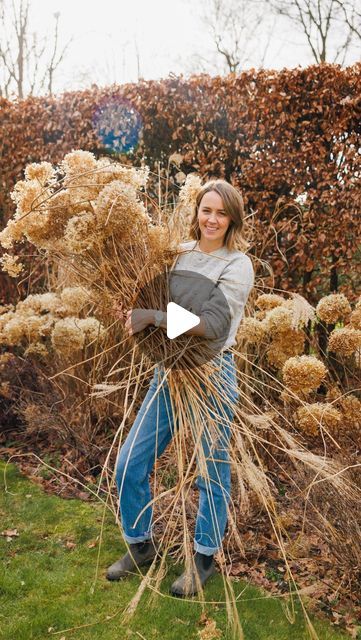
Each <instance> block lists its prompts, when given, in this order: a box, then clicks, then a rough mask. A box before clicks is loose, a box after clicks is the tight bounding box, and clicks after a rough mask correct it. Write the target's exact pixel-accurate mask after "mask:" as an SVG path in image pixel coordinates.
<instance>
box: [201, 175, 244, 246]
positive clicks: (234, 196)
mask: <svg viewBox="0 0 361 640" xmlns="http://www.w3.org/2000/svg"><path fill="white" fill-rule="evenodd" d="M209 191H215V192H216V193H218V195H220V196H221V198H222V201H223V206H224V210H225V212H226V214H228V215H229V216H230V218H231V222H230V224H229V227H228V229H227V231H226V235H225V240H224V245H225V246H226V247H227V249H229V250H230V251H231V250H233V249H240V250H241V251H245V250H246V249H248V247H249V244H248V242H247V241H246V239H245V238H244V236H243V225H244V204H243V198H242V195H241V194H240V192H239V191H238V190H237V189H236V188H235V187H234V186H233V185H231V184H230V183H229V182H227V181H226V180H222V179H220V178H217V179H215V180H209V181H208V182H206V183H205V184H204V185H203V186H202V187H201V189H200V190H199V191H198V193H197V196H196V202H195V207H194V214H193V218H192V220H191V224H190V229H189V236H190V237H191V238H192V239H193V240H200V238H201V231H200V228H199V223H198V209H199V205H200V203H201V201H202V198H203V196H204V194H205V193H208V192H209Z"/></svg>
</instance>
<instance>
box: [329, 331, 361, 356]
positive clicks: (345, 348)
mask: <svg viewBox="0 0 361 640" xmlns="http://www.w3.org/2000/svg"><path fill="white" fill-rule="evenodd" d="M359 347H361V331H359V330H358V329H354V328H353V327H351V326H350V325H348V326H347V327H343V328H342V329H334V330H333V331H332V332H331V333H330V337H329V340H328V350H329V351H332V352H333V353H339V354H340V355H343V356H350V355H352V354H353V353H355V351H356V349H357V348H359Z"/></svg>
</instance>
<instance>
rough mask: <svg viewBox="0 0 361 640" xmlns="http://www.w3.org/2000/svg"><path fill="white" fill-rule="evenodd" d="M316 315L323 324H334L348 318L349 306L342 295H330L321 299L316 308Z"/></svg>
mask: <svg viewBox="0 0 361 640" xmlns="http://www.w3.org/2000/svg"><path fill="white" fill-rule="evenodd" d="M316 313H317V315H318V317H319V318H320V320H322V321H323V322H326V323H327V324H331V323H332V324H334V323H336V322H338V321H339V320H345V319H346V318H348V316H349V314H350V313H351V306H350V303H349V301H348V300H347V298H346V296H345V295H344V294H343V293H331V294H330V295H329V296H325V297H324V298H321V300H320V301H319V303H318V305H317V307H316Z"/></svg>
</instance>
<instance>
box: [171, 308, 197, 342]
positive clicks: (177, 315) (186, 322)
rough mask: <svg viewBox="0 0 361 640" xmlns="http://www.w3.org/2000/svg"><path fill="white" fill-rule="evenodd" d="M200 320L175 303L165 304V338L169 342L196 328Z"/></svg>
mask: <svg viewBox="0 0 361 640" xmlns="http://www.w3.org/2000/svg"><path fill="white" fill-rule="evenodd" d="M200 321H201V320H200V318H199V317H198V316H196V315H194V313H191V312H190V311H187V309H184V308H183V307H181V306H179V304H176V303H175V302H168V304H167V336H168V338H170V339H171V340H172V339H173V338H177V337H178V336H180V335H182V333H185V332H186V331H188V329H192V327H196V326H197V324H199V323H200Z"/></svg>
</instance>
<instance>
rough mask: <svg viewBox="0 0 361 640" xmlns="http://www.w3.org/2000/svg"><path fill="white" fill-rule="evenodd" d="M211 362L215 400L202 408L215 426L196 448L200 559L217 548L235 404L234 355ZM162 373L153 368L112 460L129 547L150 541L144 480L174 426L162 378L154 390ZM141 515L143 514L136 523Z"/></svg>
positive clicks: (225, 502)
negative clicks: (200, 469) (201, 470)
mask: <svg viewBox="0 0 361 640" xmlns="http://www.w3.org/2000/svg"><path fill="white" fill-rule="evenodd" d="M215 362H217V364H218V363H219V364H220V370H219V372H217V374H216V377H213V378H212V380H213V381H214V382H215V384H216V387H217V389H219V393H217V399H218V400H217V401H216V399H215V398H214V397H213V396H211V397H209V396H208V404H207V406H208V407H209V409H208V411H209V415H210V416H211V420H212V423H213V421H215V424H216V427H217V437H216V439H214V438H212V437H210V435H209V431H210V430H209V429H207V428H204V429H203V430H202V436H201V446H202V449H203V453H204V457H205V460H206V465H207V477H206V478H204V477H203V476H202V475H198V477H197V482H196V486H197V487H198V488H199V505H198V513H197V519H196V526H195V537H194V549H195V550H196V551H198V552H200V553H203V554H205V555H213V554H214V553H215V552H216V551H218V549H220V547H221V543H222V539H223V536H224V531H225V528H226V523H227V505H228V503H229V500H230V490H231V471H230V464H229V438H230V432H231V429H230V426H229V421H230V422H231V421H232V419H233V415H234V403H235V402H236V401H237V399H238V396H239V390H238V387H237V379H236V370H235V365H234V359H233V354H231V353H230V352H229V351H228V352H225V353H222V352H221V354H219V355H218V356H217V357H216V358H215ZM163 375H164V369H163V367H159V366H157V367H156V369H155V372H154V376H153V379H152V381H151V383H150V386H149V389H148V391H147V394H146V396H145V398H144V400H143V403H142V405H141V407H140V409H139V412H138V414H137V416H136V419H135V421H134V423H133V425H132V427H131V429H130V431H129V433H128V436H127V438H126V440H125V442H124V444H123V446H122V448H121V450H120V452H119V455H118V458H117V463H116V483H117V489H118V493H119V498H120V503H119V506H120V515H121V521H122V527H123V535H124V539H125V540H126V542H128V543H129V544H135V543H137V542H143V541H145V540H148V539H150V538H151V525H152V514H153V512H152V506H151V505H150V504H148V503H150V501H151V500H152V495H151V490H150V483H149V478H150V474H151V471H152V469H153V466H154V463H155V460H156V459H157V458H158V457H159V456H160V455H161V454H162V453H163V451H164V450H165V448H166V447H167V445H168V444H169V442H170V440H171V439H172V437H173V435H174V432H175V429H176V428H177V427H178V425H177V424H175V420H174V416H173V412H172V406H171V402H170V392H169V388H168V383H167V381H166V380H163V382H162V384H161V386H160V387H159V388H158V391H157V387H158V385H159V383H160V382H161V381H162V379H163ZM205 398H207V396H205ZM203 401H204V398H203ZM232 405H233V406H232ZM213 424H214V423H213ZM192 430H193V427H192ZM147 505H148V506H147ZM141 512H142V515H141V516H140V517H139V519H138V520H137V518H138V516H139V514H140V513H141ZM135 523H136V524H135ZM134 524H135V526H134Z"/></svg>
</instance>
